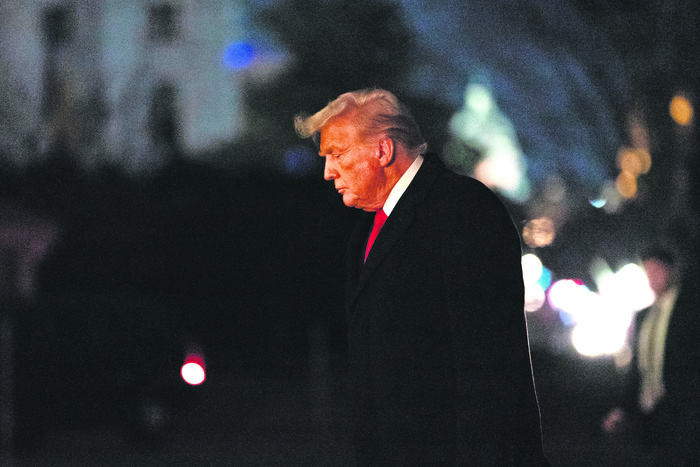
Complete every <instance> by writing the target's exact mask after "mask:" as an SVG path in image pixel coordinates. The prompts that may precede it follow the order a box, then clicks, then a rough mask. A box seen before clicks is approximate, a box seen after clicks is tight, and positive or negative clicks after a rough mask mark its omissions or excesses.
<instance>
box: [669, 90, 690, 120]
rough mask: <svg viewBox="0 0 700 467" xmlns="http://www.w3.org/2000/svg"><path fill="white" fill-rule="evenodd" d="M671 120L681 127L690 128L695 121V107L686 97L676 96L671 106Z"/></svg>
mask: <svg viewBox="0 0 700 467" xmlns="http://www.w3.org/2000/svg"><path fill="white" fill-rule="evenodd" d="M669 113H670V114H671V118H673V120H674V121H675V122H676V123H677V124H679V125H681V126H688V125H690V123H691V122H692V121H693V106H692V104H691V103H690V101H689V100H688V99H687V98H685V97H684V96H675V97H674V98H673V99H671V103H670V104H669Z"/></svg>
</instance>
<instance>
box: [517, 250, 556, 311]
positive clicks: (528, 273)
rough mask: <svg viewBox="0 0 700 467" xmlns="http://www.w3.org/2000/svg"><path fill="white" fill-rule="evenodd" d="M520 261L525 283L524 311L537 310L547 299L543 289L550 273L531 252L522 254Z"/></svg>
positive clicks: (547, 285)
mask: <svg viewBox="0 0 700 467" xmlns="http://www.w3.org/2000/svg"><path fill="white" fill-rule="evenodd" d="M521 263H522V268H523V283H524V284H525V311H530V312H532V311H537V310H539V309H540V308H542V306H543V305H544V304H545V302H546V300H547V299H546V294H545V290H547V288H548V287H549V283H550V282H551V277H552V275H551V273H550V272H549V270H548V269H547V268H545V267H544V266H542V261H541V260H540V259H539V258H538V257H537V256H536V255H534V254H532V253H528V254H526V255H523V257H522V258H521Z"/></svg>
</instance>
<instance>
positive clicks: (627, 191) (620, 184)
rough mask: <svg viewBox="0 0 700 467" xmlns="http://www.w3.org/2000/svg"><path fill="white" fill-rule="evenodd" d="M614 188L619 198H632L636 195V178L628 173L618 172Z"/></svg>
mask: <svg viewBox="0 0 700 467" xmlns="http://www.w3.org/2000/svg"><path fill="white" fill-rule="evenodd" d="M615 188H617V192H618V193H619V194H620V196H621V197H623V198H625V199H630V198H633V197H634V196H635V195H636V194H637V177H636V176H635V175H633V174H631V173H630V172H620V175H618V176H617V180H616V181H615Z"/></svg>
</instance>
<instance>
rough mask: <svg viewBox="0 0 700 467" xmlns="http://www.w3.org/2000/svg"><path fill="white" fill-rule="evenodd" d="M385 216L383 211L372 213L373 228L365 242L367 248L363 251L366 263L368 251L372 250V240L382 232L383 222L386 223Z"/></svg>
mask: <svg viewBox="0 0 700 467" xmlns="http://www.w3.org/2000/svg"><path fill="white" fill-rule="evenodd" d="M386 219H387V215H386V214H385V213H384V210H383V209H380V210H379V211H377V212H376V213H374V226H373V227H372V232H371V233H370V234H369V239H368V240H367V248H366V249H365V261H367V255H369V250H371V249H372V244H373V243H374V239H376V238H377V235H378V234H379V231H380V230H382V226H383V225H384V222H386Z"/></svg>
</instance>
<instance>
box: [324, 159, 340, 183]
mask: <svg viewBox="0 0 700 467" xmlns="http://www.w3.org/2000/svg"><path fill="white" fill-rule="evenodd" d="M337 176H338V172H337V171H336V170H335V169H334V168H333V167H332V164H331V162H330V160H329V159H328V158H326V163H325V166H324V167H323V178H324V179H326V180H334V179H335V178H336V177H337Z"/></svg>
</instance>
